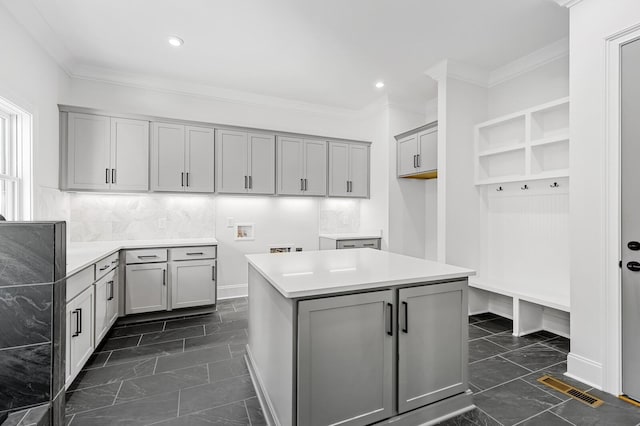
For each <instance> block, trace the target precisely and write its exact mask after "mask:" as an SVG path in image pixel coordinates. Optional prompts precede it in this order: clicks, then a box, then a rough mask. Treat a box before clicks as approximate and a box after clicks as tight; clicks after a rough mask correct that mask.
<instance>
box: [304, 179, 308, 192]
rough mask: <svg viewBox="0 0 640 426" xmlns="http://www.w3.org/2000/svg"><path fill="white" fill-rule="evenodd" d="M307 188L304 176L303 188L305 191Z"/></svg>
mask: <svg viewBox="0 0 640 426" xmlns="http://www.w3.org/2000/svg"><path fill="white" fill-rule="evenodd" d="M307 189H308V188H307V178H304V190H305V191H306V190H307Z"/></svg>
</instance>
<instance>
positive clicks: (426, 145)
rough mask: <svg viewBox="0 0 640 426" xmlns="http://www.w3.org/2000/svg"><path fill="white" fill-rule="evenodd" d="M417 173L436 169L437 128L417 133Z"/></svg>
mask: <svg viewBox="0 0 640 426" xmlns="http://www.w3.org/2000/svg"><path fill="white" fill-rule="evenodd" d="M417 164H418V171H420V172H429V171H432V170H437V169H438V128H437V127H436V128H433V129H429V130H425V131H423V132H420V133H418V162H417Z"/></svg>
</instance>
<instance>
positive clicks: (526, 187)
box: [520, 184, 529, 191]
mask: <svg viewBox="0 0 640 426" xmlns="http://www.w3.org/2000/svg"><path fill="white" fill-rule="evenodd" d="M520 189H522V190H523V191H525V190H527V189H529V185H526V184H525V185H524V186H521V187H520Z"/></svg>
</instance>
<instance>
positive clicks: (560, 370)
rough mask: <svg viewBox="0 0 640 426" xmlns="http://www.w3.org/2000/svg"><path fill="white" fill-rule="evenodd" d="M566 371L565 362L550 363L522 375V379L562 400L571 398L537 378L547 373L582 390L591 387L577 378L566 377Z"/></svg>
mask: <svg viewBox="0 0 640 426" xmlns="http://www.w3.org/2000/svg"><path fill="white" fill-rule="evenodd" d="M566 372H567V363H566V362H561V363H559V364H555V365H552V366H550V367H547V368H544V369H542V370H538V371H536V372H534V373H531V374H528V375H526V376H524V377H522V380H524V381H525V382H527V383H529V384H530V385H532V386H535V387H537V388H539V389H541V390H544V391H546V392H548V393H550V394H552V395H553V396H555V397H556V398H560V399H562V400H568V399H571V397H570V396H567V395H565V394H563V393H562V392H558V391H556V390H554V389H553V388H550V387H549V386H547V385H545V384H542V383H540V382H539V381H538V379H539V378H540V377H542V376H544V375H549V376H551V377H554V378H556V379H558V380H562V381H563V382H565V383H568V384H569V385H571V386H575V387H576V388H578V389H580V390H582V391H587V390H589V389H590V388H591V386H588V385H585V384H584V383H582V382H579V381H577V380H574V379H572V378H570V377H567V376H565V375H564V373H566Z"/></svg>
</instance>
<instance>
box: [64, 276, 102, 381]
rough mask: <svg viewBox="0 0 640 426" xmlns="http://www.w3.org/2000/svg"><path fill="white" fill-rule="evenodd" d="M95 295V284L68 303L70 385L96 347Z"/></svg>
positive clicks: (67, 379)
mask: <svg viewBox="0 0 640 426" xmlns="http://www.w3.org/2000/svg"><path fill="white" fill-rule="evenodd" d="M94 297H95V293H94V290H93V286H92V285H89V287H88V288H87V289H86V290H84V291H83V292H82V293H80V294H79V295H78V296H77V297H76V298H75V299H73V300H72V301H70V302H68V303H67V309H66V316H67V330H66V332H67V333H66V334H67V341H66V354H67V357H66V360H65V364H66V366H65V367H66V371H65V384H66V386H67V387H68V386H69V385H70V384H71V382H72V381H73V379H74V378H75V377H76V375H77V374H78V373H79V372H80V370H82V367H83V366H84V364H85V362H87V360H88V359H89V357H90V356H91V354H92V353H93V349H94V348H95V340H94V308H95V305H94Z"/></svg>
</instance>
